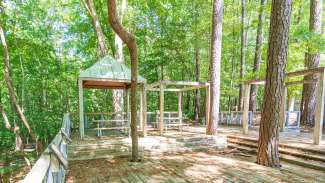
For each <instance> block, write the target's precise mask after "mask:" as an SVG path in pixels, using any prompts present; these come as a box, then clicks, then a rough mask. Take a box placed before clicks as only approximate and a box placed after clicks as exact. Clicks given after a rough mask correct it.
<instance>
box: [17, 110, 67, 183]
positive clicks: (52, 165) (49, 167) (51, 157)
mask: <svg viewBox="0 0 325 183" xmlns="http://www.w3.org/2000/svg"><path fill="white" fill-rule="evenodd" d="M70 136H71V120H70V115H69V114H65V115H64V117H63V123H62V128H61V129H60V131H59V132H58V133H57V135H56V136H55V137H54V139H53V140H52V142H51V143H50V144H49V146H48V147H47V148H46V149H45V151H44V152H43V153H42V155H41V156H40V158H39V159H38V160H37V161H36V163H35V165H34V166H33V168H32V170H31V171H30V172H29V173H28V174H27V176H26V177H25V179H24V180H23V181H22V182H23V183H50V182H51V183H52V182H54V183H57V182H64V180H65V174H66V169H67V168H68V161H67V155H68V154H67V143H68V142H71V139H70Z"/></svg>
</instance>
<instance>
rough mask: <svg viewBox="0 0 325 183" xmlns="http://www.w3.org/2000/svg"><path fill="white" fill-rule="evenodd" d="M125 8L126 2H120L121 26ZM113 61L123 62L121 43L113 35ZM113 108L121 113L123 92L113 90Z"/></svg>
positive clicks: (116, 36)
mask: <svg viewBox="0 0 325 183" xmlns="http://www.w3.org/2000/svg"><path fill="white" fill-rule="evenodd" d="M126 7H127V0H122V4H121V8H120V11H119V12H120V13H119V20H120V24H122V21H123V16H124V13H125V11H126ZM115 50H116V51H115V59H116V60H117V61H118V62H121V63H123V62H124V57H123V42H122V40H121V38H120V37H119V36H118V35H117V34H115ZM113 100H114V101H113V102H114V103H113V106H114V111H115V112H119V111H123V90H114V91H113Z"/></svg>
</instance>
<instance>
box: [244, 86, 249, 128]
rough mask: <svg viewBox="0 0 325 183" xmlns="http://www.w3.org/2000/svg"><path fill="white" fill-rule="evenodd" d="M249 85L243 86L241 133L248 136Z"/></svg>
mask: <svg viewBox="0 0 325 183" xmlns="http://www.w3.org/2000/svg"><path fill="white" fill-rule="evenodd" d="M250 88H251V85H250V84H244V86H243V133H244V134H248V112H249V92H250Z"/></svg>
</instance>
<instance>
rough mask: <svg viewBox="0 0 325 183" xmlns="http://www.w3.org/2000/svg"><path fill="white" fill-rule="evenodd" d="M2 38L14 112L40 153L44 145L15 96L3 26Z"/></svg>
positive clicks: (6, 76) (0, 29)
mask: <svg viewBox="0 0 325 183" xmlns="http://www.w3.org/2000/svg"><path fill="white" fill-rule="evenodd" d="M0 37H1V42H2V46H3V55H4V56H3V62H4V78H5V81H6V84H7V88H8V91H9V96H10V100H11V103H12V106H13V108H14V110H15V111H16V113H17V114H18V116H19V118H20V119H21V121H22V122H23V124H24V125H25V127H26V128H27V130H28V133H29V135H30V136H31V137H32V139H33V140H34V141H35V142H36V144H37V150H38V151H40V150H41V146H42V145H41V143H40V142H39V141H38V139H37V137H36V135H35V133H34V132H33V130H32V128H31V127H30V125H29V122H28V120H27V118H26V117H25V115H24V113H23V111H22V110H21V107H20V106H19V104H18V101H17V97H16V94H15V89H14V87H13V83H12V79H11V77H10V63H9V51H8V46H7V42H6V37H5V33H4V31H3V28H2V25H0Z"/></svg>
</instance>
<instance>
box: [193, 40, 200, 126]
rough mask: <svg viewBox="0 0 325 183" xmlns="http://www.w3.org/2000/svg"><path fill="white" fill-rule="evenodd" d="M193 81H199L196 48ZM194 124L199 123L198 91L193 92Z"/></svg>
mask: <svg viewBox="0 0 325 183" xmlns="http://www.w3.org/2000/svg"><path fill="white" fill-rule="evenodd" d="M195 81H198V82H199V81H200V49H199V48H198V46H196V48H195ZM194 104H195V105H194V122H195V124H196V125H197V124H198V123H199V115H200V90H199V89H196V90H195V101H194Z"/></svg>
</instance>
